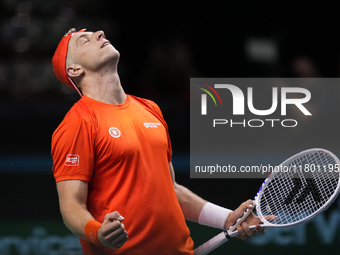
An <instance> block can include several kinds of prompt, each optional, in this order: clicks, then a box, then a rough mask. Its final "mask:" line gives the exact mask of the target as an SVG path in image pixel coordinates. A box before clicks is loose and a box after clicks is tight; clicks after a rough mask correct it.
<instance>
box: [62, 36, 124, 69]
mask: <svg viewBox="0 0 340 255" xmlns="http://www.w3.org/2000/svg"><path fill="white" fill-rule="evenodd" d="M68 58H70V63H73V64H79V65H81V66H82V68H83V69H84V70H85V71H86V70H87V71H98V70H100V69H101V68H102V67H103V66H105V65H107V64H108V63H110V62H111V63H110V64H112V61H114V62H117V61H118V59H119V52H118V51H117V50H116V49H115V48H114V47H113V45H112V44H111V43H110V42H109V41H108V40H107V39H106V37H105V34H104V32H103V31H97V32H79V33H75V34H74V35H73V36H72V37H71V39H70V42H69V46H68Z"/></svg>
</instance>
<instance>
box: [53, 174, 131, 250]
mask: <svg viewBox="0 0 340 255" xmlns="http://www.w3.org/2000/svg"><path fill="white" fill-rule="evenodd" d="M57 190H58V195H59V204H60V212H61V215H62V217H63V220H64V223H65V225H66V226H67V227H68V228H69V229H70V231H71V232H72V233H73V234H75V235H76V236H78V237H80V238H82V239H84V240H87V239H86V237H85V233H84V230H85V225H86V223H87V222H89V221H91V220H94V218H93V216H92V215H91V214H90V212H89V211H88V210H87V207H86V201H87V192H88V184H87V182H84V181H78V180H68V181H60V182H57ZM123 220H124V218H123V217H122V216H121V215H120V214H119V213H118V212H112V213H109V214H107V215H106V216H105V219H104V222H103V223H102V225H101V227H100V228H99V229H98V232H97V236H98V240H99V242H100V243H101V244H102V245H103V246H106V247H110V248H116V249H117V248H120V247H121V246H122V245H123V244H124V243H125V242H126V241H127V240H128V236H127V233H126V231H125V228H124V224H123V223H121V222H122V221H123Z"/></svg>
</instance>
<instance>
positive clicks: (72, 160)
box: [65, 154, 79, 166]
mask: <svg viewBox="0 0 340 255" xmlns="http://www.w3.org/2000/svg"><path fill="white" fill-rule="evenodd" d="M65 165H66V166H78V165H79V155H78V154H68V155H67V156H66V162H65Z"/></svg>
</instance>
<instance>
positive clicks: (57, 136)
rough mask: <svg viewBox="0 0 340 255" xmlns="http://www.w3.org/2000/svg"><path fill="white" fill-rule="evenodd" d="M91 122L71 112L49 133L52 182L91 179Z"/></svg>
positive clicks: (92, 133)
mask: <svg viewBox="0 0 340 255" xmlns="http://www.w3.org/2000/svg"><path fill="white" fill-rule="evenodd" d="M91 123H92V122H91V121H90V119H86V118H84V117H83V116H82V115H81V114H79V113H76V112H74V111H73V112H72V110H71V111H70V112H69V113H68V114H67V115H66V116H65V118H64V120H63V121H62V123H61V124H60V125H59V127H58V128H57V129H56V131H55V132H54V133H53V136H52V150H51V156H52V159H53V174H54V178H55V180H56V182H59V181H65V180H81V181H87V182H89V181H90V180H91V177H92V174H93V170H94V149H93V148H94V139H95V135H94V134H95V132H94V131H93V125H92V124H91Z"/></svg>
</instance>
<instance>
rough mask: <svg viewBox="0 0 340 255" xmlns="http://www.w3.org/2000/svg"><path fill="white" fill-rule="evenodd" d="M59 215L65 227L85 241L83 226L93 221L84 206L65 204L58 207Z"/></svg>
mask: <svg viewBox="0 0 340 255" xmlns="http://www.w3.org/2000/svg"><path fill="white" fill-rule="evenodd" d="M60 211H61V215H62V217H63V221H64V223H65V225H66V227H67V228H68V229H69V230H70V231H71V232H72V233H73V234H74V235H76V236H78V237H80V238H82V239H85V240H86V237H85V234H84V230H85V225H86V223H87V222H88V221H90V220H94V218H93V216H92V215H91V214H90V212H89V211H88V210H87V208H86V206H83V205H79V204H77V203H65V204H64V205H61V206H60Z"/></svg>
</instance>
